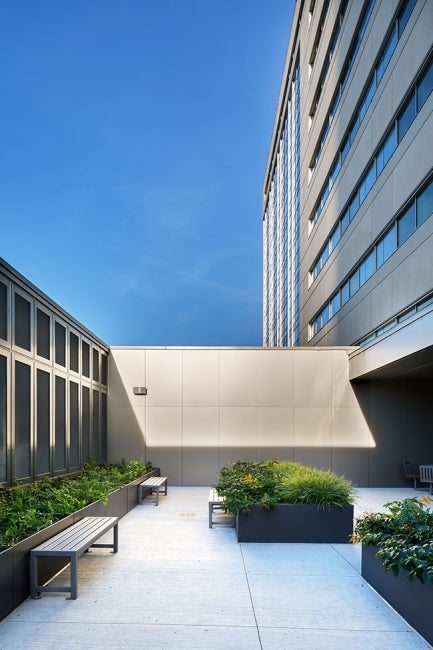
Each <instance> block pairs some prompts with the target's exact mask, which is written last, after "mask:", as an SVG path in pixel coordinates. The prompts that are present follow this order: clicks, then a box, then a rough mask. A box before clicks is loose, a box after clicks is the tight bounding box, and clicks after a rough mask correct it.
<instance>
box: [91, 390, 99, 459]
mask: <svg viewBox="0 0 433 650" xmlns="http://www.w3.org/2000/svg"><path fill="white" fill-rule="evenodd" d="M99 440H100V436H99V393H98V391H97V390H94V391H93V411H92V457H93V460H94V461H95V462H96V463H99V461H100V447H99Z"/></svg>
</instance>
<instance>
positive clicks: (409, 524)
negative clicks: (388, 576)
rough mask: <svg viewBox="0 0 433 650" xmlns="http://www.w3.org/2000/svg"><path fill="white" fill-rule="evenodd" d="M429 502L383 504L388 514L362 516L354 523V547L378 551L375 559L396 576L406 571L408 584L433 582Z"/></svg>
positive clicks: (432, 529) (426, 499)
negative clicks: (372, 548)
mask: <svg viewBox="0 0 433 650" xmlns="http://www.w3.org/2000/svg"><path fill="white" fill-rule="evenodd" d="M430 503H431V499H430V498H429V497H427V496H424V497H423V501H419V500H418V499H416V498H415V497H414V498H411V499H404V500H403V501H393V502H391V503H386V504H385V507H386V508H387V512H386V511H385V512H376V513H371V512H367V513H364V514H363V515H362V516H361V517H359V518H358V519H357V521H356V523H355V529H354V534H353V536H352V541H353V543H357V542H362V543H363V544H370V545H374V546H377V547H378V552H377V554H376V557H378V558H380V559H381V560H382V564H383V567H384V569H385V571H392V572H393V574H394V575H395V576H396V575H398V573H399V571H400V569H405V570H406V571H407V572H408V574H409V578H410V580H413V579H414V578H417V579H418V580H419V581H420V582H422V583H425V582H433V512H432V511H431V510H430V509H429V504H430Z"/></svg>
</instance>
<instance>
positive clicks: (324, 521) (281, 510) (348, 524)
mask: <svg viewBox="0 0 433 650" xmlns="http://www.w3.org/2000/svg"><path fill="white" fill-rule="evenodd" d="M235 525H236V532H237V538H238V542H298V543H307V542H314V543H321V544H345V543H349V541H350V539H349V538H350V535H351V534H352V532H353V506H352V505H347V506H345V507H344V508H334V507H325V508H318V507H317V506H314V505H304V504H293V503H279V504H277V505H276V506H275V507H274V508H271V509H270V510H267V509H266V508H262V507H261V506H253V508H252V510H251V512H248V513H239V514H238V515H237V516H236V519H235Z"/></svg>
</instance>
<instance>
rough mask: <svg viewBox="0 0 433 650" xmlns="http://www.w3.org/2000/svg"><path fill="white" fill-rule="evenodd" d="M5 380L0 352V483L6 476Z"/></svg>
mask: <svg viewBox="0 0 433 650" xmlns="http://www.w3.org/2000/svg"><path fill="white" fill-rule="evenodd" d="M7 381H8V376H7V358H6V357H5V356H4V355H2V354H0V483H5V481H6V478H7V475H6V471H7V462H6V454H7V437H6V436H7V416H8V412H7V394H8V393H7V388H8V385H7Z"/></svg>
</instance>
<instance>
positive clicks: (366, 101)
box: [359, 76, 376, 122]
mask: <svg viewBox="0 0 433 650" xmlns="http://www.w3.org/2000/svg"><path fill="white" fill-rule="evenodd" d="M375 92H376V81H375V78H374V76H373V77H372V79H371V80H370V84H369V86H368V88H367V90H366V91H365V93H364V98H363V100H362V103H361V106H360V107H359V121H360V122H362V120H363V119H364V117H365V114H366V112H367V110H368V107H369V106H370V104H371V100H372V99H373V96H374V93H375Z"/></svg>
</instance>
